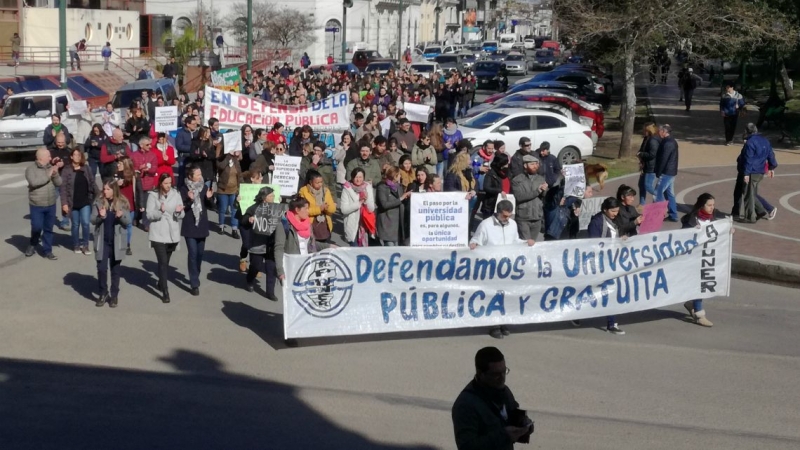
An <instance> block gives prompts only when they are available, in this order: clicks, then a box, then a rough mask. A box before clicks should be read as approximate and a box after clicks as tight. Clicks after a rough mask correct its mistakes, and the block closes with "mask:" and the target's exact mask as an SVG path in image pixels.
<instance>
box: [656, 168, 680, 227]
mask: <svg viewBox="0 0 800 450" xmlns="http://www.w3.org/2000/svg"><path fill="white" fill-rule="evenodd" d="M665 199H666V200H667V202H668V205H667V211H669V218H670V219H671V220H678V204H677V203H676V202H675V177H674V176H672V175H661V178H660V179H659V180H658V185H657V186H656V201H657V202H663V201H664V200H665Z"/></svg>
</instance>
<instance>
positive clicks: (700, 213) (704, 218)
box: [697, 209, 714, 222]
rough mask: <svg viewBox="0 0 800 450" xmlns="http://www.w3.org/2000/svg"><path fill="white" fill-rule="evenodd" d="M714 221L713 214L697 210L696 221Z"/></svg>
mask: <svg viewBox="0 0 800 450" xmlns="http://www.w3.org/2000/svg"><path fill="white" fill-rule="evenodd" d="M713 219H714V213H711V214H708V213H706V212H705V211H703V210H702V209H698V210H697V220H702V221H703V222H708V221H710V220H713Z"/></svg>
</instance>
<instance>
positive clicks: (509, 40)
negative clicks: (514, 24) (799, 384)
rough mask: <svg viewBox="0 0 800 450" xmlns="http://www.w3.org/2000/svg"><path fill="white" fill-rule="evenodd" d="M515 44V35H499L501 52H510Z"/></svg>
mask: <svg viewBox="0 0 800 450" xmlns="http://www.w3.org/2000/svg"><path fill="white" fill-rule="evenodd" d="M515 42H517V35H516V34H501V35H500V45H499V48H502V49H503V50H511V47H512V46H513V45H514V43H515Z"/></svg>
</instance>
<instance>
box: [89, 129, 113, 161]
mask: <svg viewBox="0 0 800 450" xmlns="http://www.w3.org/2000/svg"><path fill="white" fill-rule="evenodd" d="M107 139H108V136H106V133H105V132H101V133H100V136H95V135H94V134H90V135H89V137H88V138H86V142H85V143H84V144H83V150H84V151H86V153H87V155H88V158H89V159H92V160H95V161H100V149H102V148H103V144H105V142H106V140H107Z"/></svg>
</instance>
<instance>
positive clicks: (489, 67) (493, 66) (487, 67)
mask: <svg viewBox="0 0 800 450" xmlns="http://www.w3.org/2000/svg"><path fill="white" fill-rule="evenodd" d="M499 69H500V64H498V63H490V62H479V63H477V64H475V70H483V71H487V72H493V71H497V70H499Z"/></svg>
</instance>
